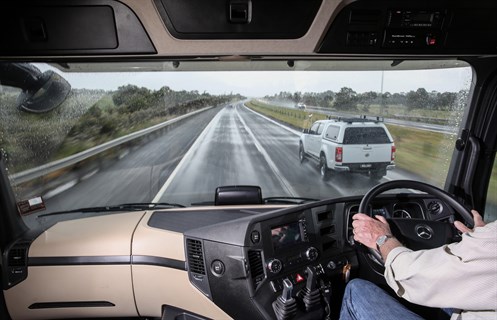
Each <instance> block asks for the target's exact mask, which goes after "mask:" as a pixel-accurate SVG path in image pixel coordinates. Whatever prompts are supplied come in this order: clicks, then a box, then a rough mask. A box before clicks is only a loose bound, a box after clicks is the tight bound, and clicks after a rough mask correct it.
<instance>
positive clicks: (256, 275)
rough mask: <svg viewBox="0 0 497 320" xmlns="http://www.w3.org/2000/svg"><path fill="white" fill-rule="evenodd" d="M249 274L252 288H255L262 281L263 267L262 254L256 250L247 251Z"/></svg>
mask: <svg viewBox="0 0 497 320" xmlns="http://www.w3.org/2000/svg"><path fill="white" fill-rule="evenodd" d="M248 258H249V264H250V273H251V274H252V281H253V282H254V287H256V288H257V286H258V285H259V284H260V283H261V282H262V280H264V265H263V264H262V254H261V252H260V251H258V250H249V252H248Z"/></svg>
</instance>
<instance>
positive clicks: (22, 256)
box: [8, 247, 28, 267]
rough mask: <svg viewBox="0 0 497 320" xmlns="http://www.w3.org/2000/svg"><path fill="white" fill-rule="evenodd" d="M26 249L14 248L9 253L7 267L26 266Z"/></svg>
mask: <svg viewBox="0 0 497 320" xmlns="http://www.w3.org/2000/svg"><path fill="white" fill-rule="evenodd" d="M27 250H28V249H27V248H26V247H14V248H12V249H10V251H9V260H8V266H9V267H25V266H26V255H27Z"/></svg>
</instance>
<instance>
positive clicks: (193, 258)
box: [186, 239, 205, 275]
mask: <svg viewBox="0 0 497 320" xmlns="http://www.w3.org/2000/svg"><path fill="white" fill-rule="evenodd" d="M186 245H187V249H186V250H187V252H188V267H189V270H190V272H193V273H198V274H202V275H205V265H204V254H203V251H202V242H201V241H200V240H193V239H187V240H186Z"/></svg>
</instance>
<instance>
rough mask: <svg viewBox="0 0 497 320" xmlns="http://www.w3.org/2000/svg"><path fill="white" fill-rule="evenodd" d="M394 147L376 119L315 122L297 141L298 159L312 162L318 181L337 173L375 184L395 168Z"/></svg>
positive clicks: (343, 119) (391, 139)
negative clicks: (361, 176)
mask: <svg viewBox="0 0 497 320" xmlns="http://www.w3.org/2000/svg"><path fill="white" fill-rule="evenodd" d="M395 151H396V149H395V144H394V142H393V138H392V136H391V135H390V132H388V129H387V127H386V126H385V124H384V123H383V120H381V119H379V118H375V119H368V118H365V117H362V118H338V119H337V120H320V121H316V122H315V123H314V124H313V125H312V126H311V128H310V129H308V130H307V129H305V130H304V131H303V133H302V135H301V137H300V143H299V158H300V161H301V162H303V161H304V160H306V159H312V160H315V161H316V162H317V163H318V165H319V170H320V173H321V177H322V179H328V178H329V177H330V176H331V175H333V174H335V173H339V172H346V173H354V172H355V173H362V174H366V175H369V177H371V179H373V180H379V179H381V178H382V177H383V176H385V175H386V174H387V170H390V169H393V168H395V164H394V160H395Z"/></svg>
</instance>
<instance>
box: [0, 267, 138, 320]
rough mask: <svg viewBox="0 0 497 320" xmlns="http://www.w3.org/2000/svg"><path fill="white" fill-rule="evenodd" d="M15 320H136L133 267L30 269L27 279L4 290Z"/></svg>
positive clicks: (10, 312)
mask: <svg viewBox="0 0 497 320" xmlns="http://www.w3.org/2000/svg"><path fill="white" fill-rule="evenodd" d="M4 295H5V301H6V304H7V309H8V311H9V314H10V316H11V317H12V319H23V320H24V319H27V320H29V319H61V318H71V317H88V318H91V317H136V316H137V315H138V314H137V311H136V307H135V302H134V298H133V287H132V283H131V266H129V265H105V266H46V267H45V266H44V267H30V268H29V270H28V278H27V279H26V280H24V281H23V282H21V283H19V284H18V285H16V286H14V287H12V288H10V289H8V290H5V291H4ZM82 301H106V302H110V303H112V304H114V305H115V306H113V307H111V306H109V307H83V308H82V307H71V308H46V309H30V308H29V307H30V306H31V305H32V304H34V303H57V302H82Z"/></svg>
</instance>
